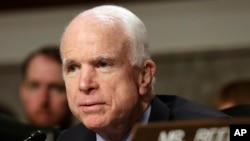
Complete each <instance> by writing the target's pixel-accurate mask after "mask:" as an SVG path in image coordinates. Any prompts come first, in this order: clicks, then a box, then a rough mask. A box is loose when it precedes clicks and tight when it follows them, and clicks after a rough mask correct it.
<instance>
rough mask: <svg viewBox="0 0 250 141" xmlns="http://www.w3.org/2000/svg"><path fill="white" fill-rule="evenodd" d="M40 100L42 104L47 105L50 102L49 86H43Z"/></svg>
mask: <svg viewBox="0 0 250 141" xmlns="http://www.w3.org/2000/svg"><path fill="white" fill-rule="evenodd" d="M38 95H39V97H38V100H39V101H40V102H39V103H40V104H41V105H47V104H48V103H49V99H50V94H49V89H48V88H47V87H42V88H41V89H40V92H39V94H38Z"/></svg>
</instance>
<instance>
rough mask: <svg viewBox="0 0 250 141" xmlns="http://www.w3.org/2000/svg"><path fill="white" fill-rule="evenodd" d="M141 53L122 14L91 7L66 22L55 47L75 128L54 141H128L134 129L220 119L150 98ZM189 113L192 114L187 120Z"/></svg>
mask: <svg viewBox="0 0 250 141" xmlns="http://www.w3.org/2000/svg"><path fill="white" fill-rule="evenodd" d="M147 48H148V39H147V34H146V28H145V26H144V24H143V23H142V21H141V20H140V19H139V18H137V17H136V16H135V15H134V14H133V13H131V12H130V11H129V10H127V9H125V8H122V7H119V6H112V5H105V6H99V7H95V8H93V9H90V10H87V11H84V12H83V13H80V14H79V15H78V16H76V17H75V18H74V19H73V20H72V21H71V22H70V24H69V25H68V26H67V28H66V30H65V32H64V34H63V37H62V42H61V56H62V59H63V76H64V80H65V85H66V90H67V98H68V102H69V106H70V109H71V111H72V112H73V114H74V115H75V116H76V117H77V118H78V119H79V120H80V121H81V123H80V124H79V125H76V126H75V127H73V128H71V129H69V130H66V131H65V132H63V133H62V134H61V135H60V137H59V139H58V140H59V141H83V140H86V141H103V140H108V141H121V140H129V134H130V130H131V128H132V127H133V126H134V125H135V124H136V123H148V122H153V121H167V120H174V119H191V118H192V119H194V118H211V117H225V116H224V115H223V114H221V113H219V112H217V111H214V110H211V109H208V108H204V107H203V108H201V107H200V106H198V105H196V104H194V103H191V102H187V101H186V100H183V99H180V98H178V97H174V96H163V97H162V98H163V101H161V100H160V99H158V98H157V97H156V96H154V92H153V88H152V81H153V77H154V74H155V70H156V65H155V63H154V62H153V61H152V60H151V59H150V55H149V52H148V49H147ZM183 102H184V103H183ZM169 103H171V104H169ZM190 107H191V108H190ZM177 108H178V110H176V109H177ZM191 109H192V110H195V113H196V114H192V115H187V113H189V111H191ZM170 111H171V112H170Z"/></svg>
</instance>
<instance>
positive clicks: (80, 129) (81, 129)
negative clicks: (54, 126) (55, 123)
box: [57, 123, 96, 141]
mask: <svg viewBox="0 0 250 141" xmlns="http://www.w3.org/2000/svg"><path fill="white" fill-rule="evenodd" d="M95 138H96V135H95V133H94V132H92V131H91V130H89V129H87V128H86V127H85V126H84V125H83V124H81V123H79V124H77V125H75V126H73V127H71V128H69V129H66V130H64V131H63V132H62V133H61V134H60V135H59V137H58V139H57V141H82V140H86V139H87V140H88V141H95Z"/></svg>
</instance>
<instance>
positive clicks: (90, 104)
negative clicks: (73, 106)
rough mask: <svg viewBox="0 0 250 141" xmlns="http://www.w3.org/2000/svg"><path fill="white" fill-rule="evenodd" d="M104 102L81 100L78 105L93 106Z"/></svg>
mask: <svg viewBox="0 0 250 141" xmlns="http://www.w3.org/2000/svg"><path fill="white" fill-rule="evenodd" d="M103 104H105V103H104V102H94V101H93V102H83V103H80V104H79V106H84V107H90V106H95V105H103Z"/></svg>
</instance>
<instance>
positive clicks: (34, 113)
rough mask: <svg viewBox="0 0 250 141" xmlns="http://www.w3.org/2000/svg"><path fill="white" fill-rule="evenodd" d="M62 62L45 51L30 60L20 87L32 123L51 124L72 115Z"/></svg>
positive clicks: (57, 123)
mask: <svg viewBox="0 0 250 141" xmlns="http://www.w3.org/2000/svg"><path fill="white" fill-rule="evenodd" d="M61 74H62V73H61V64H59V63H58V62H56V61H55V60H53V59H51V58H49V57H46V56H44V55H36V56H35V57H34V58H33V59H32V60H31V61H30V63H29V65H28V68H27V72H26V75H25V77H24V79H23V81H22V84H21V87H20V94H21V99H22V101H23V104H24V107H25V112H26V116H27V118H28V122H30V124H32V125H35V126H39V127H51V126H56V125H59V124H60V123H62V122H63V121H64V120H65V117H66V116H68V115H69V108H68V105H67V99H66V92H65V86H64V81H63V78H62V75H61Z"/></svg>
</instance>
